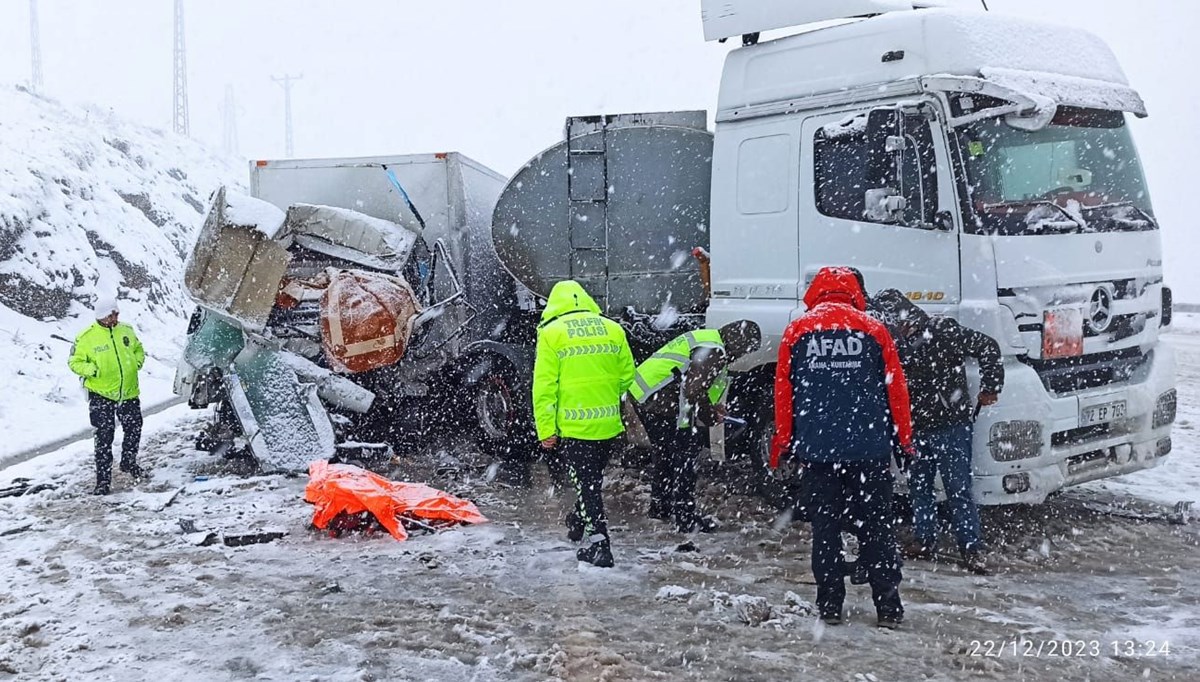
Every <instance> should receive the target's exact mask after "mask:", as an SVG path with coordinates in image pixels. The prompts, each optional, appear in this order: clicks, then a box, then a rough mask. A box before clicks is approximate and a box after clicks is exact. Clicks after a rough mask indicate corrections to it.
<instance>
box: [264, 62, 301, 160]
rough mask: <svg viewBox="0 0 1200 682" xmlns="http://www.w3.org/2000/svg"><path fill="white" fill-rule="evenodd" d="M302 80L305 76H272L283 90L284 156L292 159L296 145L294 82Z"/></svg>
mask: <svg viewBox="0 0 1200 682" xmlns="http://www.w3.org/2000/svg"><path fill="white" fill-rule="evenodd" d="M301 78H304V74H300V75H299V76H288V75H286V74H285V75H284V76H282V77H280V76H271V80H273V81H275V82H276V83H279V84H280V87H282V88H283V140H284V142H283V147H284V155H285V156H286V157H287V158H292V156H294V154H295V144H294V140H293V138H292V81H298V80H300V79H301Z"/></svg>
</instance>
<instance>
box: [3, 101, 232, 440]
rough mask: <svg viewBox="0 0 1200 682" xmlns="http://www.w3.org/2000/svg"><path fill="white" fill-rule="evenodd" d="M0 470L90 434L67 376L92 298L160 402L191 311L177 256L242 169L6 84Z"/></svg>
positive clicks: (158, 134) (149, 398)
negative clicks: (32, 449) (111, 305)
mask: <svg viewBox="0 0 1200 682" xmlns="http://www.w3.org/2000/svg"><path fill="white" fill-rule="evenodd" d="M0 102H3V105H2V106H0V344H2V345H3V347H4V352H3V353H0V376H2V377H4V385H5V390H4V391H3V392H0V423H3V425H4V438H3V439H0V461H3V460H4V459H5V458H6V457H7V456H9V455H11V454H12V453H16V452H20V451H22V450H24V449H26V448H27V447H29V446H32V445H39V444H41V443H43V442H45V441H46V440H47V438H46V434H47V433H54V434H65V433H69V432H73V431H78V430H81V429H84V428H86V427H87V418H86V410H85V409H83V408H82V405H83V397H84V396H83V392H82V390H81V389H80V388H79V382H78V381H77V380H75V379H74V378H72V377H71V375H69V374H68V373H65V372H63V368H64V367H66V361H67V356H68V354H69V351H70V346H71V341H72V340H74V338H75V335H76V334H77V333H78V332H79V331H80V330H82V329H83V328H84V327H85V326H87V325H88V324H91V322H92V314H91V309H90V307H89V306H90V304H91V302H92V296H93V295H95V294H96V293H97V291H99V290H103V291H106V292H108V293H112V292H116V291H119V292H120V297H121V301H120V305H121V313H122V319H123V320H125V321H127V322H130V323H132V324H133V325H134V326H135V328H136V329H137V330H138V332H139V334H140V335H141V337H142V340H143V343H144V345H145V347H146V352H147V356H148V358H147V365H146V369H145V371H144V372H143V375H142V378H143V382H144V383H143V386H144V393H145V397H144V398H143V403H144V404H148V403H153V402H157V401H161V400H163V399H165V398H166V397H168V396H169V395H170V392H171V379H172V377H173V373H174V366H175V358H176V357H177V356H178V353H179V345H180V340H181V338H182V333H181V332H182V330H183V327H184V325H185V324H186V320H187V315H188V314H190V312H191V305H190V303H189V302H188V301H187V299H186V296H185V295H184V293H183V291H182V288H181V287H180V286H179V285H178V282H179V279H180V274H181V272H182V264H183V257H184V254H185V253H186V252H187V251H189V250H190V249H191V246H192V243H193V241H194V235H195V231H196V229H197V228H198V227H199V224H200V221H201V219H202V218H203V213H204V211H206V210H207V202H208V197H209V194H210V193H211V192H212V191H213V190H214V189H216V187H217V186H218V185H220V184H231V185H235V186H237V185H242V184H244V181H245V177H246V167H245V166H244V165H243V164H242V163H241V162H240V161H237V160H234V159H227V158H222V157H219V156H215V155H213V154H212V153H211V152H210V151H208V150H206V149H205V148H204V147H202V146H201V145H200V144H198V143H197V142H195V141H193V140H190V139H187V138H185V137H181V136H178V135H174V134H172V133H168V132H164V131H161V130H156V129H152V128H146V127H143V126H139V125H135V124H131V123H128V122H126V121H124V120H122V119H120V118H118V117H116V116H114V115H113V114H111V113H109V112H107V111H104V110H101V109H98V108H83V107H68V106H64V105H61V104H59V103H57V102H55V101H54V100H51V99H47V98H45V97H41V96H38V95H34V94H31V93H29V92H27V91H25V90H23V89H20V88H16V87H13V86H6V85H0Z"/></svg>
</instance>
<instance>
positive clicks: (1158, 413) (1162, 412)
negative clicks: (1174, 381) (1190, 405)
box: [1150, 388, 1179, 429]
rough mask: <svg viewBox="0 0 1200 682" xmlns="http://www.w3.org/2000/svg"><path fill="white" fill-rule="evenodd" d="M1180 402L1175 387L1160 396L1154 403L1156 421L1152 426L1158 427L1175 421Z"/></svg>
mask: <svg viewBox="0 0 1200 682" xmlns="http://www.w3.org/2000/svg"><path fill="white" fill-rule="evenodd" d="M1178 402H1179V401H1178V398H1177V396H1176V393H1175V389H1173V388H1172V389H1171V390H1169V391H1167V392H1166V393H1163V394H1162V395H1160V396H1158V400H1157V401H1156V402H1155V403H1154V420H1153V421H1154V423H1153V424H1152V425H1151V427H1150V428H1153V429H1157V428H1158V427H1160V426H1166V425H1167V424H1173V423H1175V410H1176V407H1177V405H1178Z"/></svg>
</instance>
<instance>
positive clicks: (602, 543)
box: [575, 538, 613, 568]
mask: <svg viewBox="0 0 1200 682" xmlns="http://www.w3.org/2000/svg"><path fill="white" fill-rule="evenodd" d="M575 558H576V559H577V560H579V561H583V562H586V563H589V564H591V565H593V566H596V567H598V568H612V566H613V555H612V547H610V546H609V544H608V538H604V539H603V540H597V541H595V542H593V543H592V544H590V545H588V546H587V547H584V548H583V549H581V550H579V551H577V552H575Z"/></svg>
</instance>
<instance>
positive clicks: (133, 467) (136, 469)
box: [121, 462, 147, 481]
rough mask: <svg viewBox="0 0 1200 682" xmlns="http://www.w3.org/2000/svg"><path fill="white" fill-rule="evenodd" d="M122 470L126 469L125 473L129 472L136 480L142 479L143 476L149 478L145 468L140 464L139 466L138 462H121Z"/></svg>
mask: <svg viewBox="0 0 1200 682" xmlns="http://www.w3.org/2000/svg"><path fill="white" fill-rule="evenodd" d="M121 471H124V472H125V473H127V474H129V476H130V477H131V478H133V479H134V480H137V481H140V480H142V479H143V478H147V476H146V471H145V470H144V469H142V468H141V467H140V466H138V465H137V464H136V463H134V464H126V463H125V462H121Z"/></svg>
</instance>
